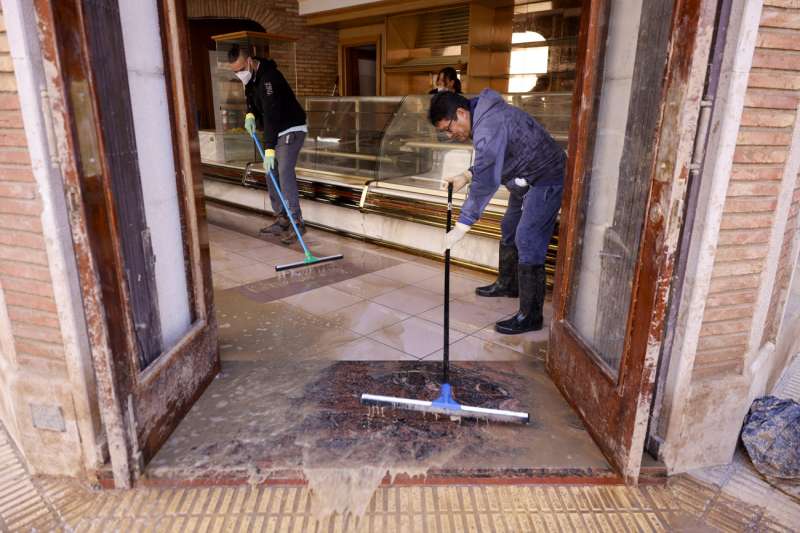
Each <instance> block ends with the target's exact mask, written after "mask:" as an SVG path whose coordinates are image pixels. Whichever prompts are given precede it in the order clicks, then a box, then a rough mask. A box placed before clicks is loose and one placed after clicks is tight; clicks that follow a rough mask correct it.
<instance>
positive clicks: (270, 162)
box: [264, 148, 275, 172]
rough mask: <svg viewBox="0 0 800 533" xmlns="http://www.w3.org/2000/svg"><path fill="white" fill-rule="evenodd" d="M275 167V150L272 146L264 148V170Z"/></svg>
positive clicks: (267, 170)
mask: <svg viewBox="0 0 800 533" xmlns="http://www.w3.org/2000/svg"><path fill="white" fill-rule="evenodd" d="M274 168H275V150H273V149H272V148H270V149H268V150H264V172H269V171H270V170H272V169H274Z"/></svg>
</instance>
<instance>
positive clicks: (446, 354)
mask: <svg viewBox="0 0 800 533" xmlns="http://www.w3.org/2000/svg"><path fill="white" fill-rule="evenodd" d="M452 223H453V184H452V183H450V184H448V185H447V223H446V224H445V231H450V226H451V225H452ZM449 380H450V249H449V248H448V249H447V250H445V251H444V347H443V348H442V383H445V384H446V383H450V381H449Z"/></svg>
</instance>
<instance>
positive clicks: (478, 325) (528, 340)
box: [209, 226, 551, 361]
mask: <svg viewBox="0 0 800 533" xmlns="http://www.w3.org/2000/svg"><path fill="white" fill-rule="evenodd" d="M209 235H210V237H211V260H212V271H213V278H214V285H215V288H216V289H217V291H225V290H228V289H234V288H242V287H247V286H253V287H255V288H258V285H259V282H262V283H263V282H265V281H269V280H272V281H273V282H274V283H276V284H277V283H279V282H278V280H277V279H276V278H280V277H281V276H283V279H284V280H286V282H287V283H291V281H292V276H311V275H312V274H309V273H308V272H306V273H303V274H299V273H296V272H292V273H290V274H276V272H275V269H274V266H275V265H276V264H284V263H289V262H294V261H300V260H302V258H303V255H302V253H301V252H300V251H299V248H298V246H297V245H295V246H294V247H292V248H287V247H286V246H283V245H280V244H278V243H277V242H276V240H275V239H270V240H269V241H265V240H264V239H260V238H257V237H255V236H248V235H244V234H243V233H240V232H238V231H233V230H231V229H226V228H223V227H220V226H211V227H210V229H209ZM307 240H308V243H309V246H310V247H311V248H312V249H313V250H314V251H316V250H321V251H320V252H319V255H325V254H328V253H331V254H332V253H336V251H337V250H342V252H343V253H344V255H345V261H348V262H352V263H353V264H355V265H356V266H358V267H360V268H364V270H367V272H366V273H362V274H359V275H354V276H352V277H347V278H346V279H344V280H342V281H337V282H335V283H331V284H329V285H325V286H320V287H313V286H309V287H308V288H307V289H303V290H302V292H298V293H293V294H290V295H288V296H285V297H282V298H274V299H273V298H271V300H272V301H276V302H283V303H285V304H288V305H289V306H290V309H289V311H288V312H289V313H304V314H310V315H314V316H316V317H318V318H321V319H324V320H325V321H326V323H328V322H330V323H331V324H335V327H336V328H340V329H341V330H343V331H344V330H347V331H348V332H351V333H352V334H353V338H352V340H351V341H350V342H349V343H345V344H343V345H337V346H336V347H335V349H330V350H327V354H326V355H327V356H328V357H334V358H336V359H338V360H359V361H363V360H370V359H372V360H387V358H393V359H394V360H404V359H409V358H411V359H417V360H430V359H437V358H440V357H441V349H442V345H441V344H442V342H443V340H442V328H441V324H442V323H443V301H442V297H443V294H444V277H443V274H442V268H441V265H440V264H439V265H437V264H436V263H433V262H431V261H429V260H425V259H421V258H419V257H416V256H413V255H409V254H404V253H402V252H399V251H396V250H388V249H383V248H380V247H376V246H373V245H368V244H365V243H360V242H358V241H354V240H352V239H347V238H344V237H338V236H336V235H333V234H328V233H322V232H318V231H315V230H310V231H309V233H308V234H307ZM373 257H381V258H383V259H384V260H386V261H391V263H392V264H391V266H387V267H385V268H377V269H375V270H372V268H367V267H365V263H366V260H365V258H370V259H371V258H373ZM372 262H374V261H372ZM325 268H329V269H335V268H336V264H335V263H330V264H328V265H318V266H313V267H308V268H307V269H306V270H308V271H313V269H325ZM345 270H346V268H345ZM453 270H454V272H453V273H452V274H451V278H450V298H451V305H450V328H451V333H450V342H451V343H456V342H458V344H457V345H454V346H456V347H455V348H454V354H453V357H454V360H460V361H467V360H470V361H480V360H486V361H514V360H519V359H522V358H524V357H525V354H528V355H530V354H536V353H539V352H540V350H542V349H543V347H544V346H545V345H546V344H545V343H546V341H547V329H546V328H545V329H544V330H542V331H540V332H535V333H528V334H523V335H518V336H514V337H508V336H505V335H499V334H497V333H496V332H495V331H494V328H493V325H494V322H496V321H497V320H500V319H502V318H505V317H507V316H510V315H511V314H513V313H514V312H515V311H516V309H517V300H516V299H511V298H500V299H487V298H479V297H477V296H475V294H474V288H475V287H476V286H478V285H482V284H485V283H489V282H491V281H492V279H493V278H492V276H489V275H485V274H482V273H479V272H475V271H470V270H467V269H459V268H454V269H453ZM251 288H252V287H251ZM550 316H551V309H550V305H549V303H548V305H547V306H546V309H545V317H546V320H549V318H550ZM309 333H310V334H311V335H312V336H313V332H309ZM465 336H466V337H468V338H464V337H465ZM367 339H369V340H370V341H372V342H367ZM367 347H369V349H368V348H367ZM239 351H241V350H239ZM223 357H225V358H229V357H230V358H233V359H236V358H237V356H236V355H234V354H231V353H229V352H226V351H224V350H223Z"/></svg>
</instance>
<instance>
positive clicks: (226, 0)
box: [186, 0, 339, 96]
mask: <svg viewBox="0 0 800 533" xmlns="http://www.w3.org/2000/svg"><path fill="white" fill-rule="evenodd" d="M186 8H187V15H188V17H189V18H190V19H196V18H236V19H250V20H252V21H255V22H257V23H259V24H261V26H262V27H263V28H264V30H265V31H267V32H271V33H277V34H281V35H286V36H288V37H294V38H296V39H297V40H298V41H297V73H298V74H297V81H298V83H297V87H296V88H295V92H296V93H297V95H298V96H330V94H331V90H332V89H333V87H334V85H335V84H336V78H337V75H338V43H339V32H338V31H337V30H335V29H328V28H317V27H314V26H307V25H306V23H305V20H304V19H303V18H301V17H300V15H299V8H298V3H297V0H187V2H186Z"/></svg>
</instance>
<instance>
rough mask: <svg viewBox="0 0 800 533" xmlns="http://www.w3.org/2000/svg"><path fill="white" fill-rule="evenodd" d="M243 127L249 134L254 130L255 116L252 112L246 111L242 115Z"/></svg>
mask: <svg viewBox="0 0 800 533" xmlns="http://www.w3.org/2000/svg"><path fill="white" fill-rule="evenodd" d="M244 129H245V130H247V133H248V134H249V135H252V134H253V133H254V132H255V131H256V116H255V115H254V114H252V113H248V114H246V115H245V116H244Z"/></svg>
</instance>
